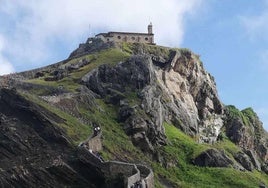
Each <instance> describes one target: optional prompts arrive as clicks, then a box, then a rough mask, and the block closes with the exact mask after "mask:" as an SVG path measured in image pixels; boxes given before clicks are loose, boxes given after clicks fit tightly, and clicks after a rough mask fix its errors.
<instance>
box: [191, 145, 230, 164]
mask: <svg viewBox="0 0 268 188" xmlns="http://www.w3.org/2000/svg"><path fill="white" fill-rule="evenodd" d="M193 163H194V164H195V165H197V166H207V167H230V166H233V164H234V162H233V161H232V160H231V159H230V158H229V157H228V156H227V155H226V154H225V153H224V152H223V151H219V150H216V149H209V150H206V151H204V152H202V153H201V154H200V155H198V156H197V157H196V158H195V159H194V160H193Z"/></svg>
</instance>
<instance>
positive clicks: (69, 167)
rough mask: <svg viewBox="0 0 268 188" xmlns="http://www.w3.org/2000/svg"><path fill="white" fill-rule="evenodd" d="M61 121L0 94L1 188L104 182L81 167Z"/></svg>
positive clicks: (10, 94) (12, 93)
mask: <svg viewBox="0 0 268 188" xmlns="http://www.w3.org/2000/svg"><path fill="white" fill-rule="evenodd" d="M56 123H64V120H63V119H61V118H60V117H58V116H57V115H56V114H53V113H51V112H49V111H47V110H46V109H44V108H42V107H41V106H38V105H36V104H34V103H32V102H30V101H28V100H26V99H24V98H23V97H22V96H20V95H19V94H18V93H17V92H16V91H15V90H8V89H2V90H0V138H1V139H0V151H1V152H0V160H1V163H0V169H1V170H0V182H1V186H3V187H36V186H40V187H66V186H79V187H99V186H101V184H103V182H104V179H103V177H102V176H101V174H98V173H97V172H96V169H95V168H92V166H91V165H90V164H88V163H86V162H84V163H82V162H81V160H80V159H78V157H77V155H78V154H77V152H76V150H75V149H74V148H73V146H72V145H71V144H70V142H69V138H68V137H67V136H66V134H65V132H64V131H63V130H62V129H60V128H59V127H58V126H56V125H55V124H56Z"/></svg>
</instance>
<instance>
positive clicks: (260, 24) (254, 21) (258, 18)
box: [240, 0, 268, 40]
mask: <svg viewBox="0 0 268 188" xmlns="http://www.w3.org/2000/svg"><path fill="white" fill-rule="evenodd" d="M263 7H264V9H263V11H262V12H260V13H259V14H258V15H254V16H241V17H240V20H241V23H242V25H243V26H244V27H245V29H246V32H247V34H248V36H249V37H250V39H251V40H255V39H261V40H262V39H265V40H268V37H267V35H265V33H267V32H268V24H267V20H268V0H264V1H263Z"/></svg>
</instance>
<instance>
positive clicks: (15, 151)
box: [0, 39, 268, 187]
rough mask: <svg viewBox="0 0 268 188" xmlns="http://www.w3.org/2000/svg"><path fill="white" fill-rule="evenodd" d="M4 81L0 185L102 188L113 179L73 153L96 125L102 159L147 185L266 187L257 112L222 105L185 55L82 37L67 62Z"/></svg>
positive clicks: (267, 151) (265, 150) (267, 139)
mask: <svg viewBox="0 0 268 188" xmlns="http://www.w3.org/2000/svg"><path fill="white" fill-rule="evenodd" d="M18 78H19V79H18ZM2 79H3V78H2ZM4 79H5V84H3V85H2V86H3V87H5V88H7V89H2V90H1V93H0V94H1V97H0V104H1V105H0V112H1V130H2V131H1V134H0V135H1V137H2V138H3V139H1V141H0V146H1V147H2V149H1V156H0V157H1V160H3V161H7V162H6V163H1V164H2V166H1V167H0V168H1V169H2V171H1V173H2V176H1V178H2V179H1V181H2V182H4V183H5V184H4V185H9V186H16V185H17V184H19V183H21V182H23V184H22V185H25V187H26V186H27V185H30V186H31V185H32V186H33V185H34V184H35V183H36V182H37V181H39V180H38V178H40V177H42V178H43V179H44V186H46V185H48V186H49V185H53V186H56V185H57V186H76V185H79V186H81V187H83V186H85V185H89V186H93V187H94V186H96V187H98V186H108V185H110V186H111V185H112V184H111V183H110V184H109V182H113V183H114V181H117V180H112V181H111V180H110V179H109V178H108V179H107V176H105V175H104V174H103V173H102V172H101V171H100V169H96V167H94V165H91V164H92V161H91V162H90V161H88V160H90V157H88V156H83V157H81V156H80V157H79V155H81V152H77V145H78V143H80V142H81V141H83V140H85V139H86V137H88V136H89V134H90V130H91V128H92V126H96V125H99V126H101V127H102V129H103V147H102V151H101V155H103V157H104V158H105V159H106V160H120V161H123V162H131V163H133V162H135V163H136V162H138V163H142V164H146V165H148V166H151V167H152V170H153V171H154V174H155V178H156V179H155V186H156V187H184V186H186V187H189V186H190V187H191V186H193V187H196V186H197V184H196V181H198V182H199V184H200V185H201V187H202V186H203V187H206V186H208V182H210V184H211V185H215V186H217V185H218V184H219V182H221V184H224V185H226V186H228V187H237V186H240V187H241V186H243V187H250V186H259V185H264V184H267V183H268V182H267V180H266V179H268V176H267V175H265V173H268V161H267V160H268V136H267V133H266V131H265V130H264V129H263V128H262V123H261V122H260V121H259V119H258V117H257V114H255V112H254V111H253V110H252V109H251V108H248V109H245V110H243V111H239V110H238V109H236V108H235V107H234V106H225V105H224V104H222V103H221V101H220V99H219V97H218V94H217V90H216V84H215V81H214V78H213V77H212V76H211V75H210V74H209V73H208V72H207V71H206V70H205V69H204V67H203V64H202V62H201V60H200V59H199V57H198V55H196V54H194V53H193V52H191V51H190V50H187V49H173V48H167V47H160V46H150V45H145V44H127V43H102V42H101V41H99V40H97V39H89V40H88V41H87V42H86V43H85V44H80V46H79V48H78V49H76V50H75V51H74V52H73V53H72V54H71V55H70V57H69V59H67V60H64V61H62V62H60V63H57V64H53V65H51V66H47V67H45V68H40V69H36V70H32V71H27V72H23V73H19V74H17V75H13V76H12V77H8V78H7V77H5V78H4ZM7 83H9V84H7ZM10 88H16V90H17V91H15V90H14V89H13V90H10ZM82 154H83V155H86V154H85V153H82ZM17 155H20V156H21V157H15V156H17ZM81 159H86V160H84V161H83V160H82V161H81ZM41 161H42V162H41ZM7 164H8V165H7ZM57 164H59V165H57ZM59 166H60V168H59ZM204 166H209V167H221V168H220V169H219V168H211V169H207V170H204V168H203V167H204ZM66 169H67V170H66ZM230 169H232V170H231V172H232V173H230ZM255 169H256V170H257V172H255V171H254V170H255ZM89 171H92V172H91V173H89ZM244 171H252V173H245V172H244ZM66 172H70V173H68V176H67V177H68V180H67V179H66V174H65V173H66ZM215 173H220V174H221V176H222V178H218V179H217V180H216V179H215V178H213V176H212V174H215ZM22 174H23V175H22ZM233 174H235V175H233ZM201 176H203V177H202V178H201ZM237 177H240V178H237ZM241 177H242V179H245V180H243V181H242V180H240V179H241ZM47 179H49V181H47ZM119 179H120V178H119ZM102 180H105V181H102ZM250 180H252V181H250ZM113 185H115V184H113Z"/></svg>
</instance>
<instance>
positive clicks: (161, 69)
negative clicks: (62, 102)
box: [82, 47, 223, 146]
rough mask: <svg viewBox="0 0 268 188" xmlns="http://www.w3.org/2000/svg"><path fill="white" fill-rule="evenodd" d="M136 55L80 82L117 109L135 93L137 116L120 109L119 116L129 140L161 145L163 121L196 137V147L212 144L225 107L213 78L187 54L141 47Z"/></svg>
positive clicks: (90, 73)
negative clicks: (154, 50)
mask: <svg viewBox="0 0 268 188" xmlns="http://www.w3.org/2000/svg"><path fill="white" fill-rule="evenodd" d="M137 51H142V52H140V53H138V52H137V53H138V54H139V55H134V56H132V57H131V58H130V59H129V60H128V61H126V62H122V63H119V64H117V65H116V66H114V67H112V66H109V65H101V66H100V67H98V68H97V69H94V70H93V71H91V72H89V73H88V74H87V75H85V76H84V77H83V78H82V81H83V83H84V84H85V85H86V86H87V87H88V88H89V89H90V90H92V91H93V92H95V93H97V94H98V95H100V96H101V97H102V98H105V100H106V102H108V103H112V104H114V105H119V106H120V103H121V102H120V101H125V100H126V98H127V95H128V94H127V93H128V92H129V91H131V92H136V93H137V97H138V98H139V100H140V101H141V102H140V104H137V105H138V106H136V107H135V110H134V109H133V108H132V107H131V106H128V105H125V106H124V107H122V106H121V107H120V110H119V115H118V116H119V120H120V121H123V122H125V130H126V132H127V133H128V134H129V135H132V136H133V135H134V134H137V133H140V134H137V135H135V136H134V137H133V138H134V139H133V140H134V141H135V140H137V138H139V139H140V138H141V135H143V136H145V138H144V139H145V140H149V142H150V145H153V146H154V145H163V144H165V142H166V141H165V132H164V128H163V122H164V121H167V122H172V123H173V124H174V125H176V126H177V127H178V128H180V129H181V130H183V131H184V132H185V133H187V134H189V135H200V137H199V138H202V139H200V142H208V143H212V142H215V141H216V139H217V136H218V134H219V133H220V128H221V127H222V125H223V120H222V109H223V107H222V104H221V103H220V101H219V99H218V96H217V91H216V87H215V83H214V80H213V78H212V77H211V76H210V75H209V74H208V73H207V72H206V71H205V70H204V69H203V67H202V65H201V63H200V62H199V60H198V58H197V57H196V56H195V55H194V54H192V53H191V52H190V51H176V50H169V51H168V52H167V54H165V55H164V54H151V53H149V52H147V51H146V48H144V49H143V48H142V47H140V48H139V47H138V48H137ZM134 53H135V52H134ZM107 99H108V100H107ZM141 111H143V112H144V113H141ZM136 122H137V125H135V124H136ZM135 143H136V141H135Z"/></svg>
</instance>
